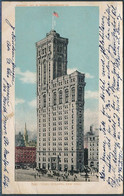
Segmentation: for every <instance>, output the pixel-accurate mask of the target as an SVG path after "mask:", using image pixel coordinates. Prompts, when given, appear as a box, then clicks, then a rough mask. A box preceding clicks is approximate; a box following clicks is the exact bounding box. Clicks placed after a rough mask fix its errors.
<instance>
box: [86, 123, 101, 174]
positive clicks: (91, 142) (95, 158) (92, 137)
mask: <svg viewBox="0 0 124 196" xmlns="http://www.w3.org/2000/svg"><path fill="white" fill-rule="evenodd" d="M87 141H88V166H89V167H90V168H93V169H94V170H95V171H99V135H98V133H97V131H96V132H93V127H92V126H91V127H90V132H88V134H87Z"/></svg>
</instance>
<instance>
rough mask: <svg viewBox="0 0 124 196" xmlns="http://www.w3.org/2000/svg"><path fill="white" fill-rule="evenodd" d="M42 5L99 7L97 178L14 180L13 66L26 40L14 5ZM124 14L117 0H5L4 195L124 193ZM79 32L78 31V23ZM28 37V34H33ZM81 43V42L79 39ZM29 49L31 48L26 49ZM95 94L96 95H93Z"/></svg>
mask: <svg viewBox="0 0 124 196" xmlns="http://www.w3.org/2000/svg"><path fill="white" fill-rule="evenodd" d="M43 6H44V7H47V6H48V7H52V6H60V8H63V7H73V8H74V9H75V8H77V7H79V8H81V7H97V8H98V9H99V68H98V69H99V78H98V79H99V95H98V100H97V101H99V113H98V116H99V123H98V131H99V173H98V174H99V175H98V176H99V179H98V181H88V182H86V181H77V182H74V181H61V182H56V181H47V180H44V181H40V180H39V181H36V180H35V178H34V180H31V181H26V180H21V181H18V180H17V181H16V179H15V129H16V127H15V125H16V120H15V85H16V84H15V74H16V73H15V70H16V67H18V65H17V64H16V65H15V59H16V58H17V56H16V39H20V43H21V40H22V39H23V38H22V37H21V34H20V37H19V38H17V37H16V27H17V26H19V24H17V23H15V21H16V17H15V16H16V15H15V9H16V8H21V7H26V8H28V7H30V8H35V7H43ZM53 11H54V10H53ZM55 11H56V10H55ZM32 14H33V13H32ZM44 14H46V15H47V14H48V13H45V12H44ZM56 14H57V13H56V12H55V13H54V15H55V16H57V15H56ZM22 15H23V12H22ZM122 18H123V15H122V2H117V1H113V2H104V1H103V2H2V193H3V194H92V193H93V194H100V193H101V194H102V193H104V194H122V193H123V123H122V121H123V96H122V94H123V93H122V83H123V70H122V64H123V56H122V54H123V51H122V50H123V46H122V43H123V40H122V35H123V32H122V25H123V21H122ZM34 20H36V19H35V15H34ZM41 20H42V19H41ZM86 20H87V21H88V16H87V17H86ZM23 23H25V21H23ZM16 25H17V26H16ZM39 25H40V24H39ZM41 25H42V22H41ZM80 25H81V22H80ZM68 26H69V24H68ZM82 26H83V21H82ZM24 28H27V29H28V25H27V26H25V25H24ZM68 28H69V27H68ZM49 29H50V28H48V29H46V30H45V32H46V33H48V31H49ZM78 30H79V31H80V26H79V29H78ZM37 31H38V30H37ZM65 31H66V29H65ZM32 32H33V33H36V32H35V31H33V29H32ZM32 32H31V33H32ZM72 33H73V32H72ZM91 34H92V32H91ZM28 36H30V34H29V35H28ZM44 37H45V35H44ZM65 37H66V36H65ZM41 39H43V37H41ZM82 39H83V37H82ZM37 41H39V40H36V42H37ZM87 41H88V40H87ZM33 44H35V43H33ZM77 44H79V42H78V43H77ZM25 46H26V45H25ZM17 47H18V46H17ZM17 49H18V48H17ZM28 49H29V48H28V47H27V50H28ZM21 55H22V54H20V59H21V60H22V61H21V62H22V63H23V59H24V60H25V61H26V57H24V56H21ZM34 58H35V57H34ZM82 58H83V57H82ZM89 58H90V57H89ZM34 62H35V61H34ZM82 66H83V65H82ZM18 71H19V70H18ZM18 74H20V75H23V76H24V74H23V72H18ZM90 77H91V76H90ZM31 78H32V75H30V80H31ZM91 78H92V77H91ZM17 88H18V87H17ZM20 91H21V90H20ZM27 91H28V89H27ZM93 96H95V94H94V95H93ZM19 101H22V102H23V100H19ZM20 113H21V110H20ZM18 114H19V113H18ZM84 121H85V118H84ZM20 123H21V122H20ZM23 123H24V122H23Z"/></svg>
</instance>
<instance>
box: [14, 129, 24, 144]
mask: <svg viewBox="0 0 124 196" xmlns="http://www.w3.org/2000/svg"><path fill="white" fill-rule="evenodd" d="M15 146H25V141H24V137H23V134H22V133H21V132H19V134H17V135H15Z"/></svg>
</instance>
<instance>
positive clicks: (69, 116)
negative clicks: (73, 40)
mask: <svg viewBox="0 0 124 196" xmlns="http://www.w3.org/2000/svg"><path fill="white" fill-rule="evenodd" d="M67 45H68V39H66V38H63V37H60V35H59V34H58V33H56V31H54V30H52V31H50V33H48V34H46V37H45V38H44V39H42V40H41V41H38V42H37V43H36V50H37V59H36V61H37V168H42V169H51V170H78V171H81V170H83V166H84V148H83V137H84V87H85V74H83V73H80V72H78V71H75V72H73V73H72V74H70V75H67Z"/></svg>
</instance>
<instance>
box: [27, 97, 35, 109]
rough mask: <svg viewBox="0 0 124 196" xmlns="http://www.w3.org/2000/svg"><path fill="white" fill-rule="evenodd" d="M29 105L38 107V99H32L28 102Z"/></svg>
mask: <svg viewBox="0 0 124 196" xmlns="http://www.w3.org/2000/svg"><path fill="white" fill-rule="evenodd" d="M28 105H29V106H31V107H35V108H36V99H34V100H32V101H30V102H29V103H28Z"/></svg>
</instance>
